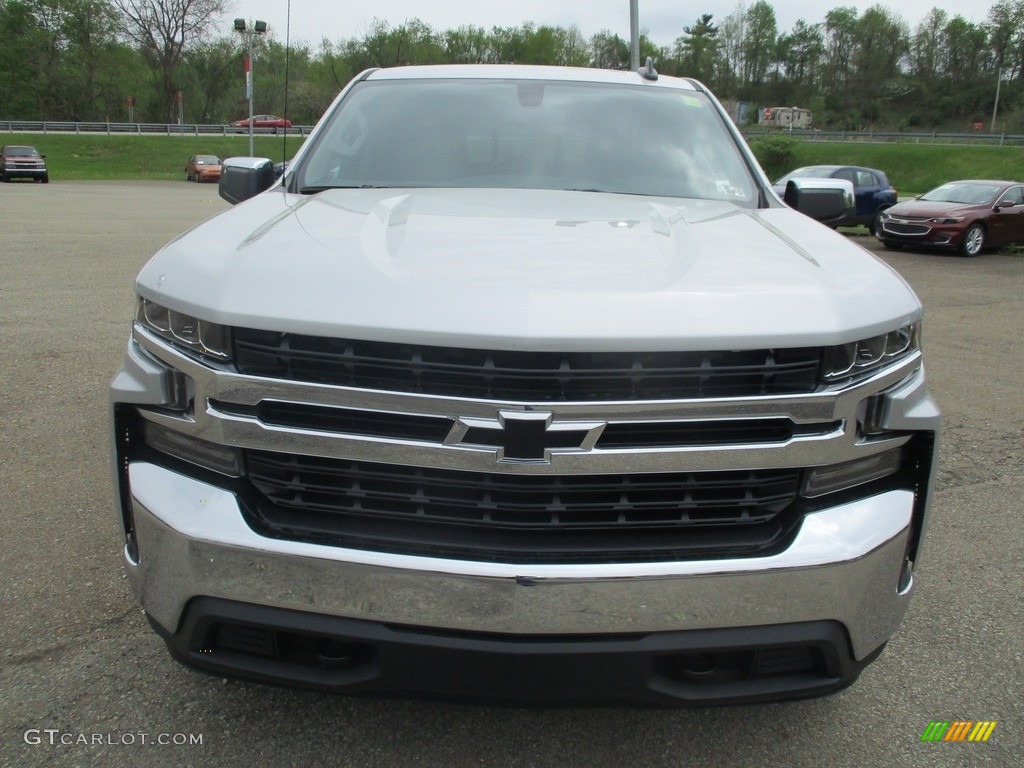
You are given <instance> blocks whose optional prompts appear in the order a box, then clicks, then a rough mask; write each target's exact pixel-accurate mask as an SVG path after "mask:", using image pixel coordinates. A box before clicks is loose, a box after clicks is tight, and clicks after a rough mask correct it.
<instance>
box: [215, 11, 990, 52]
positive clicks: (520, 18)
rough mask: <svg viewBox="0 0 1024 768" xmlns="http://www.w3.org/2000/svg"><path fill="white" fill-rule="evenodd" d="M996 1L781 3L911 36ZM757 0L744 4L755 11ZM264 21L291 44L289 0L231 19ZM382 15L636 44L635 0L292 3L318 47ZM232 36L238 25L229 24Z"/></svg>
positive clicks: (676, 27)
mask: <svg viewBox="0 0 1024 768" xmlns="http://www.w3.org/2000/svg"><path fill="white" fill-rule="evenodd" d="M995 3H996V0H974V1H971V0H899V1H898V2H892V1H891V0H890V1H883V2H878V0H834V1H832V0H826V2H814V1H813V0H787V1H786V2H775V3H773V5H774V7H775V18H776V21H777V22H778V25H779V31H780V32H788V31H790V30H791V29H792V27H793V24H794V23H795V22H796V21H797V20H798V19H801V18H802V19H804V20H805V21H807V22H808V23H812V24H813V23H818V22H820V21H823V20H824V18H825V13H827V12H828V11H829V10H831V9H832V8H838V7H843V6H853V7H855V8H857V10H858V11H859V12H861V13H863V12H864V11H865V10H866V9H868V8H870V7H871V6H873V5H879V4H880V5H882V6H883V7H886V8H888V9H890V10H891V11H893V12H894V13H896V14H898V15H900V16H902V17H903V19H904V20H905V21H906V22H907V24H908V25H909V26H910V29H911V31H913V29H914V27H916V26H917V24H918V23H919V22H920V21H921V20H922V19H924V17H925V15H926V14H927V13H928V11H930V10H931V9H932V8H941V9H942V10H944V11H946V12H947V13H948V14H949V15H950V16H955V15H960V16H963V17H964V18H965V19H967V20H968V21H973V22H983V21H985V20H986V17H987V16H988V11H989V9H990V8H991V7H992V6H993V5H995ZM751 4H752V3H751V2H745V3H743V5H744V7H749V6H750V5H751ZM740 5H741V3H740V2H736V1H734V0H725V1H724V2H709V1H708V0H639V8H640V26H641V28H645V29H647V30H648V32H649V35H650V38H651V39H652V40H653V41H654V42H655V43H656V44H658V45H670V44H671V43H672V42H673V41H674V40H675V39H676V38H677V37H679V36H680V35H681V34H682V33H683V27H684V26H690V25H692V24H693V23H694V21H696V20H697V19H698V18H699V17H700V16H701V15H702V14H704V13H710V14H712V16H713V17H714V21H716V22H721V20H722V19H723V18H725V17H726V16H728V15H730V14H731V13H733V12H734V11H735V10H736V9H737V8H738V7H739V6H740ZM235 16H240V17H244V18H246V19H261V20H263V21H265V22H267V24H269V25H270V26H271V27H272V29H273V31H274V36H275V37H276V38H277V39H278V40H279V41H281V42H284V40H285V28H286V24H287V21H288V0H235V6H234V9H233V10H232V11H231V13H229V14H228V18H229V19H230V18H233V17H235ZM374 18H378V19H382V20H384V21H387V22H388V23H389V24H391V25H392V26H397V25H399V24H402V23H403V22H404V21H406V20H408V19H413V18H419V19H422V20H423V21H425V22H426V23H427V24H429V25H430V26H431V27H433V28H434V29H435V30H445V29H451V28H455V27H460V26H464V25H473V26H477V27H483V28H484V29H488V30H489V29H490V28H491V27H494V26H502V27H507V26H519V25H520V24H522V23H523V22H524V21H532V22H534V23H536V24H538V25H540V24H548V25H551V26H560V27H569V26H572V25H573V24H575V25H576V26H578V27H579V28H580V31H581V32H582V33H583V34H584V36H586V37H590V36H591V35H593V34H594V33H595V32H600V31H601V30H604V29H607V30H611V31H612V32H614V33H617V34H618V35H620V36H621V37H623V38H624V39H626V40H628V39H629V0H515V1H514V2H509V1H507V0H370V2H338V0H291V38H292V41H293V42H296V43H297V42H299V41H302V40H304V41H305V42H307V43H312V44H314V45H316V44H318V43H319V42H320V39H321V38H322V37H326V38H328V39H329V40H331V41H334V42H336V41H338V40H339V39H341V38H350V37H362V36H363V34H364V33H366V31H367V30H368V29H369V28H370V24H371V23H372V21H373V19H374ZM225 31H230V22H229V21H227V20H226V21H225Z"/></svg>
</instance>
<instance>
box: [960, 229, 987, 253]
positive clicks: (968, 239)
mask: <svg viewBox="0 0 1024 768" xmlns="http://www.w3.org/2000/svg"><path fill="white" fill-rule="evenodd" d="M984 248H985V228H984V227H983V226H981V224H972V225H971V226H970V227H969V228H968V229H967V234H965V235H964V241H963V242H962V243H961V244H960V254H961V255H962V256H967V257H971V256H977V255H978V254H979V253H981V251H982V250H983V249H984Z"/></svg>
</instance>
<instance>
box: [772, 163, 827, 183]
mask: <svg viewBox="0 0 1024 768" xmlns="http://www.w3.org/2000/svg"><path fill="white" fill-rule="evenodd" d="M832 171H833V168H832V167H831V166H828V165H809V166H807V167H806V168H797V169H796V170H795V171H790V172H789V173H787V174H786V175H785V176H783V177H782V178H781V179H777V180H776V181H775V182H774V184H775V185H776V186H777V185H779V184H785V183H786V182H787V181H789V180H790V179H806V178H812V179H817V178H828V175H829V174H830V173H832Z"/></svg>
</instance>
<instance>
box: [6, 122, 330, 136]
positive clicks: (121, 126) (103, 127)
mask: <svg viewBox="0 0 1024 768" xmlns="http://www.w3.org/2000/svg"><path fill="white" fill-rule="evenodd" d="M312 130H313V126H311V125H293V126H292V127H291V128H253V131H252V132H253V134H255V135H257V136H281V135H283V134H285V133H287V134H288V135H289V136H306V135H308V134H309V132H310V131H312ZM0 132H2V133H74V134H97V133H100V134H107V135H114V134H117V135H137V136H248V135H249V129H248V127H242V128H238V127H235V126H233V125H201V124H197V123H188V124H185V125H178V124H175V123H105V122H104V123H83V122H53V121H40V120H0Z"/></svg>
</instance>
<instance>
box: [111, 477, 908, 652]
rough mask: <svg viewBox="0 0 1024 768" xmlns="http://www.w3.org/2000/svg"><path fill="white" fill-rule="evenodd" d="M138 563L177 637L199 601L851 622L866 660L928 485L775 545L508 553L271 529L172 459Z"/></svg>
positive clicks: (449, 614)
mask: <svg viewBox="0 0 1024 768" xmlns="http://www.w3.org/2000/svg"><path fill="white" fill-rule="evenodd" d="M129 479H130V487H131V498H132V506H133V513H134V520H135V526H136V531H137V535H138V541H139V557H138V561H134V560H133V559H132V558H130V557H129V556H128V554H127V552H126V553H125V561H126V568H127V572H128V577H129V579H130V581H131V583H132V585H133V588H134V590H135V592H136V594H137V595H138V597H139V599H140V601H141V602H142V605H143V607H144V608H145V610H146V611H147V613H148V614H149V616H150V618H151V619H152V620H154V621H155V622H157V623H158V624H159V625H160V626H162V627H163V628H165V629H166V630H167V631H168V632H170V633H173V632H175V631H176V630H177V628H178V624H179V621H180V620H181V617H182V615H183V612H184V610H185V607H186V605H187V603H188V601H189V600H191V599H192V598H195V597H200V596H207V597H218V598H224V599H228V600H234V601H238V602H243V603H250V604H253V605H263V606H274V607H279V608H288V609H295V610H301V611H307V612H313V613H321V614H325V615H330V616H342V617H347V618H353V619H362V620H367V621H376V622H385V623H391V624H405V625H410V626H416V627H424V628H438V629H444V630H449V631H466V632H498V633H511V634H518V635H567V634H592V635H595V636H598V635H611V634H620V633H639V632H661V631H679V630H689V629H712V628H720V627H744V626H763V625H776V624H788V623H794V622H803V621H817V620H835V621H839V622H841V623H842V624H843V625H844V626H845V627H846V629H847V631H848V632H849V636H850V640H851V643H852V647H853V653H854V656H855V657H856V658H857V659H862V658H864V657H865V656H867V655H868V654H869V653H871V652H872V651H873V650H875V649H877V648H878V647H879V646H880V645H881V644H882V643H884V642H885V641H886V640H888V639H889V638H890V637H891V636H892V635H893V634H894V633H895V631H896V628H897V626H898V625H899V623H900V621H901V619H902V617H903V615H904V614H905V612H906V610H907V606H908V602H909V596H910V595H909V593H910V591H911V586H907V588H906V589H904V590H903V591H902V592H901V591H899V590H898V585H897V584H898V578H899V575H900V572H901V568H902V565H903V557H904V551H905V548H906V543H907V537H908V532H909V528H910V524H911V515H912V508H913V503H914V496H913V493H911V492H909V491H890V492H887V493H882V494H879V495H877V496H873V497H870V498H866V499H862V500H859V501H856V502H852V503H849V504H844V505H840V506H836V507H832V508H829V509H825V510H822V511H819V512H816V513H813V514H810V515H807V516H806V518H805V519H804V521H803V523H802V526H801V529H800V532H799V534H798V535H797V536H796V538H795V540H794V541H793V543H792V545H791V546H790V547H789V548H788V549H787V550H786V551H784V552H782V553H779V554H777V555H774V556H771V557H762V558H749V559H733V560H713V561H693V562H671V563H624V564H600V565H536V566H529V565H506V564H493V563H478V562H467V561H459V560H441V559H434V558H424V557H413V556H400V555H389V554H382V553H376V552H366V551H359V550H350V549H341V548H336V547H327V546H321V545H315V544H305V543H300V542H293V541H282V540H276V539H269V538H265V537H262V536H259V535H258V534H256V533H255V532H253V531H252V530H251V529H250V528H249V527H248V526H247V525H246V524H245V522H244V520H243V519H242V515H241V512H240V510H239V508H238V504H237V503H236V500H235V497H234V495H233V494H231V493H229V492H227V491H224V490H222V489H220V488H217V487H215V486H212V485H208V484H206V483H203V482H199V481H197V480H194V479H192V478H189V477H186V476H183V475H180V474H178V473H176V472H173V471H170V470H167V469H164V468H162V467H159V466H156V465H153V464H149V463H144V462H136V463H133V464H132V465H131V466H130V468H129Z"/></svg>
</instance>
